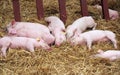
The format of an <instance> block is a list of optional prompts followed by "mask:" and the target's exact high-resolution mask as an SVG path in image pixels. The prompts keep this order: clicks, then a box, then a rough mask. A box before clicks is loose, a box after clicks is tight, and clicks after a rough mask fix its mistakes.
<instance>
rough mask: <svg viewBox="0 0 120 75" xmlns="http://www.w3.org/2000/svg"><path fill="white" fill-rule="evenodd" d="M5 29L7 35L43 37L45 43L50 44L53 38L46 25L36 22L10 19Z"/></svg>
mask: <svg viewBox="0 0 120 75" xmlns="http://www.w3.org/2000/svg"><path fill="white" fill-rule="evenodd" d="M7 31H8V34H9V35H16V36H21V37H30V38H35V39H36V38H39V39H43V40H44V41H45V42H46V43H47V44H52V43H53V42H54V40H55V38H54V36H53V35H51V34H50V31H49V29H48V27H46V26H45V25H42V24H38V23H30V22H15V21H12V22H11V23H9V24H8V26H7Z"/></svg>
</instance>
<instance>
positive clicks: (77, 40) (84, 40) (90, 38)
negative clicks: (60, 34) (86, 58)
mask: <svg viewBox="0 0 120 75" xmlns="http://www.w3.org/2000/svg"><path fill="white" fill-rule="evenodd" d="M115 37H116V36H115V34H114V33H113V32H112V31H107V30H105V31H103V30H92V31H88V32H84V33H81V34H80V35H79V36H77V37H74V38H73V39H72V41H71V44H72V45H78V44H80V45H82V44H87V47H88V49H89V50H91V45H92V43H94V42H101V41H111V42H112V43H113V45H114V47H115V48H117V42H116V39H115Z"/></svg>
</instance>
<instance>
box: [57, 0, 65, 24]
mask: <svg viewBox="0 0 120 75" xmlns="http://www.w3.org/2000/svg"><path fill="white" fill-rule="evenodd" d="M58 1H59V11H60V19H61V20H62V21H63V22H64V23H66V19H67V15H66V0H58Z"/></svg>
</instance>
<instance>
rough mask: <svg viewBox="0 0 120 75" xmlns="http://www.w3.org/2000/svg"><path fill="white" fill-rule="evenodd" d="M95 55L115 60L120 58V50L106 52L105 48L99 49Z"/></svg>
mask: <svg viewBox="0 0 120 75" xmlns="http://www.w3.org/2000/svg"><path fill="white" fill-rule="evenodd" d="M93 57H100V58H104V59H109V60H110V61H114V60H116V59H120V50H107V51H105V52H104V51H103V50H98V54H95V55H93Z"/></svg>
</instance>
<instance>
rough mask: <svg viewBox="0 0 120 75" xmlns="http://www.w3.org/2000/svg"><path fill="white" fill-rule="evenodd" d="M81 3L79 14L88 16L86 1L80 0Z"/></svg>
mask: <svg viewBox="0 0 120 75" xmlns="http://www.w3.org/2000/svg"><path fill="white" fill-rule="evenodd" d="M80 3H81V12H82V13H81V14H82V16H88V8H87V1H86V0H80Z"/></svg>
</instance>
